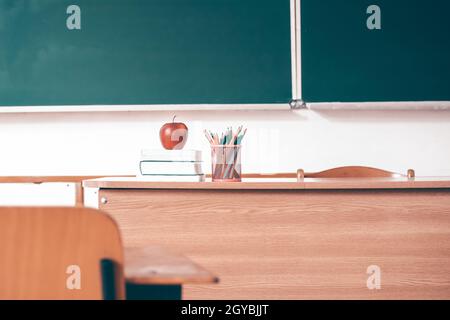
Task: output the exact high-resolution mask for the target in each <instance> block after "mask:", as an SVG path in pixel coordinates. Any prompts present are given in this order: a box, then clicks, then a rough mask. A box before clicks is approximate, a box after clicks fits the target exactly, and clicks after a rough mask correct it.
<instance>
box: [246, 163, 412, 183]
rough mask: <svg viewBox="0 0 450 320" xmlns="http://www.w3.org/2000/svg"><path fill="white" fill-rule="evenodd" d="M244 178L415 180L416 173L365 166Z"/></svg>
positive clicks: (250, 175) (249, 175)
mask: <svg viewBox="0 0 450 320" xmlns="http://www.w3.org/2000/svg"><path fill="white" fill-rule="evenodd" d="M242 177H243V178H297V181H302V180H303V179H304V178H400V177H407V178H408V179H413V178H414V177H415V172H414V170H413V169H408V171H407V173H406V175H403V174H400V173H395V172H390V171H386V170H382V169H377V168H371V167H363V166H347V167H338V168H333V169H328V170H324V171H319V172H305V171H304V170H303V169H298V170H297V173H289V172H288V173H273V174H257V173H247V174H243V175H242Z"/></svg>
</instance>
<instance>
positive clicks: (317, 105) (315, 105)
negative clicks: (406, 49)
mask: <svg viewBox="0 0 450 320" xmlns="http://www.w3.org/2000/svg"><path fill="white" fill-rule="evenodd" d="M301 1H302V0H295V8H294V9H295V10H296V14H295V18H294V19H295V20H296V22H295V23H296V30H295V32H296V40H295V42H294V43H295V46H296V48H297V50H298V55H297V56H296V59H297V62H296V63H297V65H296V68H297V70H296V71H295V74H296V76H297V79H296V80H295V81H296V83H297V95H298V98H297V99H298V100H297V102H296V103H295V104H292V105H291V108H292V109H304V108H306V109H309V110H316V111H330V110H351V111H358V110H381V111H404V110H428V111H443V110H450V101H377V102H372V101H361V102H346V101H338V102H337V101H324V102H307V101H304V100H303V94H302V88H303V87H302V63H303V60H302V55H301V52H302V50H301V45H302V31H301V17H302V13H301Z"/></svg>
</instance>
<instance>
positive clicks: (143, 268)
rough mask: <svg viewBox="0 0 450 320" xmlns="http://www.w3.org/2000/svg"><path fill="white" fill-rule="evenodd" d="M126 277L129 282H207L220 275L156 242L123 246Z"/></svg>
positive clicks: (217, 280)
mask: <svg viewBox="0 0 450 320" xmlns="http://www.w3.org/2000/svg"><path fill="white" fill-rule="evenodd" d="M125 277H126V281H127V283H132V284H161V285H177V284H181V285H182V284H188V283H191V284H192V283H197V284H199V283H200V284H208V283H217V282H219V279H218V278H217V277H216V276H214V275H213V274H212V273H210V272H209V271H207V270H205V269H204V268H202V267H200V266H199V265H197V264H195V263H194V262H192V261H191V260H190V259H188V258H186V257H185V256H183V255H180V254H177V253H174V252H171V251H168V250H167V249H164V248H161V247H159V246H146V247H144V248H126V249H125Z"/></svg>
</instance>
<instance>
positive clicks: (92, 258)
mask: <svg viewBox="0 0 450 320" xmlns="http://www.w3.org/2000/svg"><path fill="white" fill-rule="evenodd" d="M101 259H111V260H112V261H114V263H115V264H116V266H117V273H116V289H117V298H119V299H123V298H124V297H125V292H124V283H125V281H124V277H123V250H122V243H121V238H120V233H119V230H118V228H117V225H116V223H115V222H114V221H113V220H112V219H111V218H110V217H109V216H108V215H106V214H104V213H100V212H99V211H98V210H94V209H88V208H78V207H77V208H75V207H73V208H58V207H51V208H45V207H35V208H32V207H29V208H28V207H20V208H15V207H11V208H8V207H3V208H0V299H102V298H103V295H102V282H101V273H100V260H101ZM71 265H76V266H79V268H80V280H81V289H79V290H78V289H69V288H67V285H66V283H67V279H68V278H69V276H70V274H67V273H66V271H67V268H68V267H69V266H71Z"/></svg>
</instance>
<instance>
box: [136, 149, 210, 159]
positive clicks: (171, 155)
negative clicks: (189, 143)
mask: <svg viewBox="0 0 450 320" xmlns="http://www.w3.org/2000/svg"><path fill="white" fill-rule="evenodd" d="M141 160H145V161H189V162H200V161H202V152H201V151H200V150H161V149H143V150H141Z"/></svg>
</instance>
